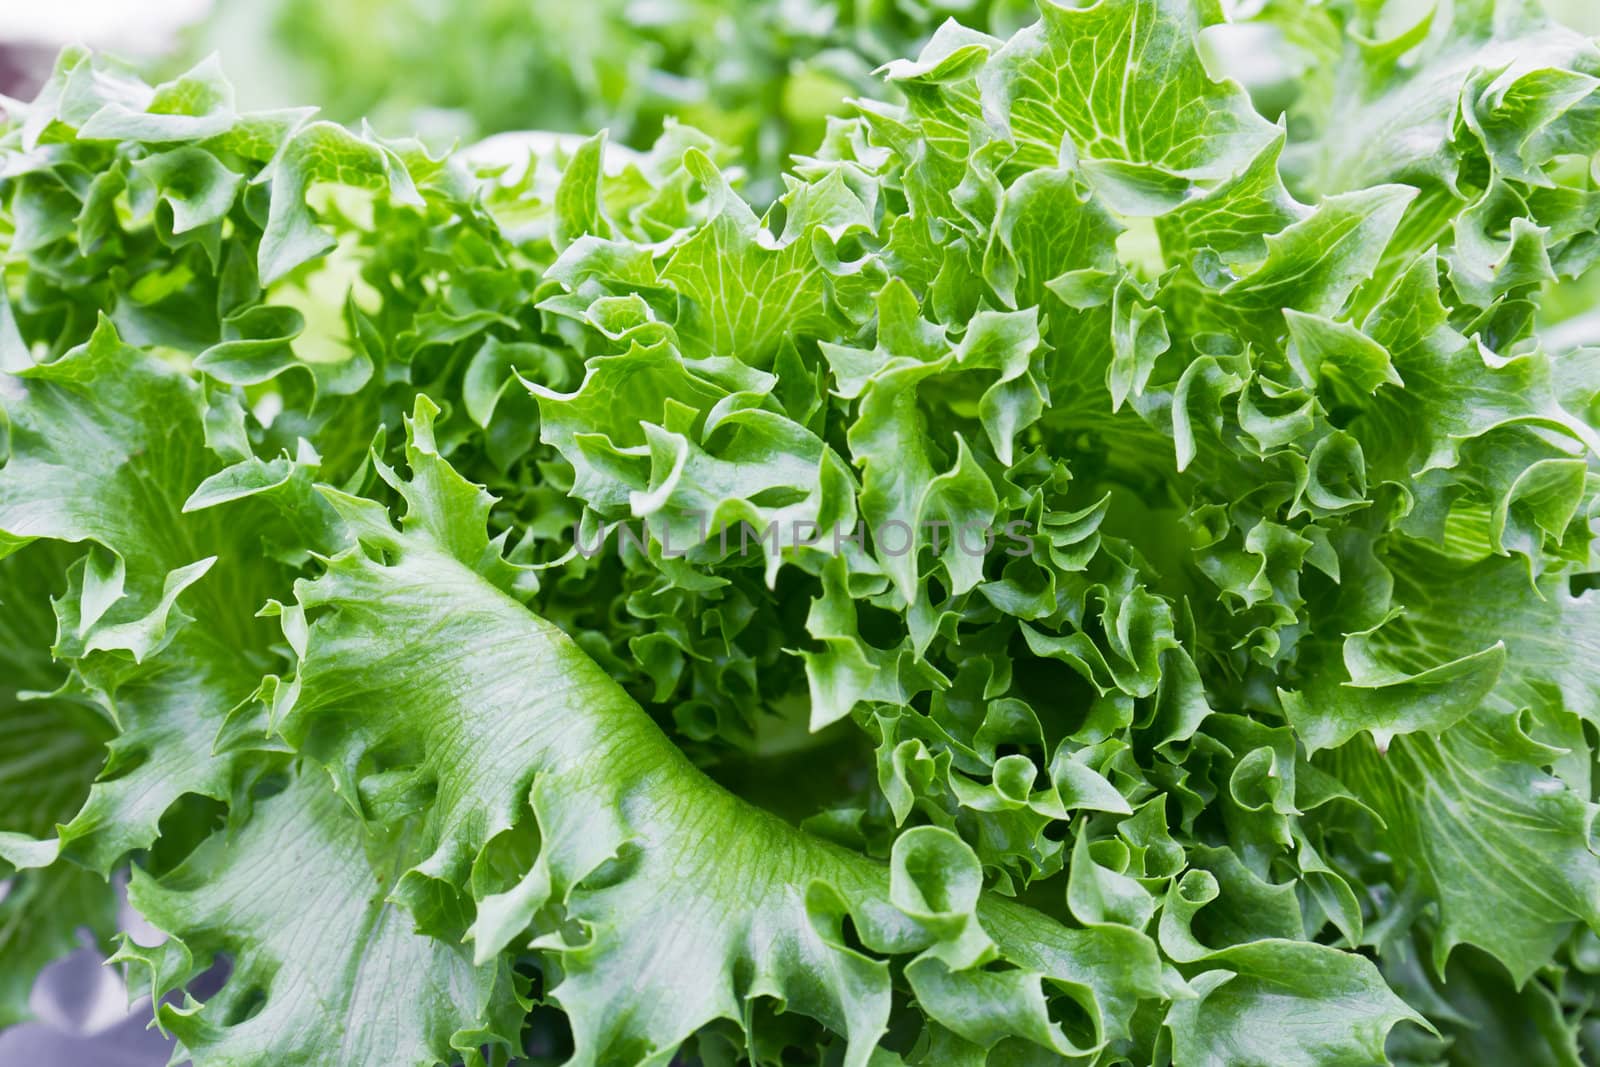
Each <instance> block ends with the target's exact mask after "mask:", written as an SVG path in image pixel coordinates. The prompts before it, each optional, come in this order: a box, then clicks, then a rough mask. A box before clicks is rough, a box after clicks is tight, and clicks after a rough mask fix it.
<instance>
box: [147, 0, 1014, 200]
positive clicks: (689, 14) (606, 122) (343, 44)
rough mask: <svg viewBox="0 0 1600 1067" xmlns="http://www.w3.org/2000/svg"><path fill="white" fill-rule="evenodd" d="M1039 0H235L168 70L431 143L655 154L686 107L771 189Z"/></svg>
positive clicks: (752, 177) (258, 101)
mask: <svg viewBox="0 0 1600 1067" xmlns="http://www.w3.org/2000/svg"><path fill="white" fill-rule="evenodd" d="M1034 10H1035V8H1034V4H1033V0H833V2H818V0H734V2H729V0H582V2H574V0H474V2H471V3H460V2H456V0H336V2H330V0H265V2H263V0H222V2H221V3H219V4H218V6H217V7H216V9H215V10H214V11H213V13H212V15H211V17H209V18H207V19H205V20H203V21H202V22H200V23H199V24H198V25H195V26H193V27H190V28H189V29H188V30H186V31H185V33H184V34H183V35H182V45H181V47H180V48H179V49H177V51H176V54H175V55H174V56H173V57H172V59H171V60H170V61H169V62H168V63H166V64H165V67H166V69H164V70H161V71H158V73H176V71H177V70H179V69H181V68H182V67H183V66H185V64H186V63H187V62H189V61H192V60H193V59H194V58H197V57H198V56H200V55H203V54H205V53H208V52H212V51H216V52H220V53H221V54H222V57H223V61H224V68H225V69H226V70H228V71H229V72H230V77H231V78H232V79H233V80H234V81H235V83H236V84H237V85H238V86H239V87H240V91H241V94H242V95H243V96H244V99H242V100H241V103H242V104H244V105H246V106H251V105H255V106H282V105H290V104H304V103H316V104H317V105H319V106H320V107H321V108H322V110H323V113H324V114H325V115H327V116H328V117H330V118H333V119H336V120H339V121H342V122H354V121H357V120H359V119H363V118H364V119H367V120H368V121H369V122H371V123H372V125H373V126H374V128H376V129H377V130H378V131H379V132H383V133H399V132H406V133H413V134H417V135H420V136H422V137H423V138H424V139H425V140H427V141H429V142H432V143H443V144H448V143H450V142H451V141H460V142H463V143H464V142H469V141H472V140H476V139H478V138H481V137H485V136H488V135H490V134H494V133H499V132H503V131H509V130H534V129H537V130H553V131H563V132H572V133H585V134H587V133H592V132H594V131H595V130H598V129H601V128H606V129H609V130H610V133H611V137H612V140H613V141H618V142H621V143H623V144H628V145H631V146H633V147H635V148H648V147H649V146H650V145H651V144H652V143H653V142H654V141H655V139H656V138H657V136H658V135H659V134H660V132H661V129H662V126H663V124H664V123H665V122H666V121H667V119H668V118H669V117H675V118H677V119H678V120H680V121H682V122H685V123H687V124H689V125H691V126H695V127H697V128H699V129H701V130H703V131H705V132H706V133H708V134H710V135H711V136H712V137H714V138H715V139H716V140H717V141H718V142H720V143H722V144H724V145H727V146H728V147H730V148H732V149H735V150H736V151H737V152H738V159H739V160H740V162H741V163H742V164H743V166H744V168H745V170H746V173H747V175H748V178H749V181H750V182H751V189H750V191H751V192H752V193H753V194H754V195H755V196H756V197H757V198H758V199H770V198H771V197H773V196H775V195H776V194H777V192H778V191H779V186H778V182H777V176H778V174H779V173H780V172H781V171H782V169H783V167H784V164H785V162H786V161H787V159H788V158H789V156H790V155H792V154H796V153H801V154H803V153H808V152H811V151H812V150H814V149H815V148H816V147H817V146H818V144H820V142H821V140H822V136H823V133H824V131H825V127H826V121H827V117H828V116H829V115H833V114H840V113H843V112H844V111H845V110H846V108H847V101H848V100H849V99H850V98H851V97H855V96H859V95H862V94H873V95H879V96H881V95H882V92H883V90H882V87H881V84H880V83H879V81H878V79H877V78H875V77H874V76H873V71H874V70H875V69H876V68H877V67H878V66H879V65H880V64H883V63H886V62H888V61H889V60H891V59H895V58H898V57H901V56H906V55H914V54H915V53H916V51H917V50H918V49H919V48H920V47H921V45H922V43H923V41H925V40H926V39H927V38H928V37H929V36H931V35H932V33H933V31H934V30H935V29H937V28H938V26H939V24H940V23H942V22H944V21H945V20H946V19H949V18H954V19H956V20H958V21H960V22H962V23H964V24H966V25H969V26H973V27H976V28H979V29H984V30H988V31H990V32H992V33H995V34H1009V33H1011V32H1012V31H1013V30H1015V29H1017V28H1018V27H1020V26H1022V25H1024V24H1025V23H1026V22H1028V21H1031V16H1032V14H1033V12H1034Z"/></svg>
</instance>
